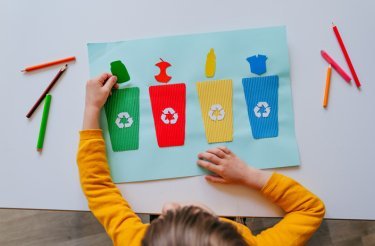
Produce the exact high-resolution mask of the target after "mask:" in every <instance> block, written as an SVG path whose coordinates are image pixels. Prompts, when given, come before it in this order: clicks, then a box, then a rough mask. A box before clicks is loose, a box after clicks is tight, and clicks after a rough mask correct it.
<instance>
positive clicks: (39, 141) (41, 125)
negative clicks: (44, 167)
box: [36, 94, 52, 152]
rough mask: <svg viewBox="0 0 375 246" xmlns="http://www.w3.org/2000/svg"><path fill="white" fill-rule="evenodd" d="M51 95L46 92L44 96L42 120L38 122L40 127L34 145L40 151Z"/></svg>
mask: <svg viewBox="0 0 375 246" xmlns="http://www.w3.org/2000/svg"><path fill="white" fill-rule="evenodd" d="M51 99H52V96H51V95H50V94H47V95H46V97H45V98H44V109H43V116H42V121H41V122H40V129H39V137H38V143H37V145H36V149H37V150H38V151H39V152H40V151H42V149H43V143H44V135H45V133H46V128H47V121H48V113H49V106H50V105H51Z"/></svg>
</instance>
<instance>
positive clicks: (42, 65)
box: [21, 56, 76, 72]
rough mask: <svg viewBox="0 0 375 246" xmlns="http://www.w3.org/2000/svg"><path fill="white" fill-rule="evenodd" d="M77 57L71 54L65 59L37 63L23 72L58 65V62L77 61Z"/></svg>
mask: <svg viewBox="0 0 375 246" xmlns="http://www.w3.org/2000/svg"><path fill="white" fill-rule="evenodd" d="M75 59H76V58H75V56H70V57H66V58H63V59H59V60H56V61H51V62H46V63H42V64H38V65H35V66H30V67H27V68H25V69H23V70H21V72H30V71H34V70H37V69H41V68H45V67H49V66H53V65H56V64H61V63H66V62H70V61H75Z"/></svg>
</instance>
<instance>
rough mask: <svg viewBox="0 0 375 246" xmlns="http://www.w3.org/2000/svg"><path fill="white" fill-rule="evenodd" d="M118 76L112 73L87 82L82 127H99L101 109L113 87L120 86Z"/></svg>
mask: <svg viewBox="0 0 375 246" xmlns="http://www.w3.org/2000/svg"><path fill="white" fill-rule="evenodd" d="M116 81H117V77H116V76H112V75H111V74H110V73H103V74H102V75H100V76H98V77H96V78H94V79H90V80H89V81H87V84H86V106H85V113H84V116H83V127H82V129H84V130H86V129H99V128H100V124H99V114H100V110H101V108H102V107H103V105H104V104H105V102H106V101H107V98H108V96H109V95H110V94H111V90H112V88H116V89H117V88H118V84H116Z"/></svg>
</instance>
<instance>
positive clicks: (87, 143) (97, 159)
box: [77, 130, 148, 245]
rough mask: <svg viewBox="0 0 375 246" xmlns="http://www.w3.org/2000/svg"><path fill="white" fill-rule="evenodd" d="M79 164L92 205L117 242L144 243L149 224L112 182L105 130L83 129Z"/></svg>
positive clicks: (126, 243) (92, 209) (78, 157)
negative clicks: (103, 131)
mask: <svg viewBox="0 0 375 246" xmlns="http://www.w3.org/2000/svg"><path fill="white" fill-rule="evenodd" d="M77 163H78V169H79V175H80V181H81V186H82V190H83V192H84V194H85V196H86V198H87V201H88V205H89V208H90V210H91V211H92V213H93V214H94V215H95V217H96V218H97V219H98V220H99V222H100V223H101V224H102V225H103V227H104V228H105V230H106V231H107V234H108V235H109V237H110V238H111V239H112V241H113V243H114V245H140V243H141V240H142V238H143V236H144V233H145V231H146V228H147V226H148V225H146V224H143V223H142V221H141V220H140V218H139V217H138V216H137V215H136V214H135V213H134V212H133V210H132V209H131V208H130V206H129V204H128V203H127V201H126V200H125V199H124V198H123V197H122V195H121V193H120V191H119V190H118V189H117V187H116V186H115V184H114V183H113V182H112V179H111V176H110V172H109V168H108V163H107V157H106V152H105V143H104V139H103V136H102V131H101V130H84V131H81V132H80V141H79V148H78V153H77Z"/></svg>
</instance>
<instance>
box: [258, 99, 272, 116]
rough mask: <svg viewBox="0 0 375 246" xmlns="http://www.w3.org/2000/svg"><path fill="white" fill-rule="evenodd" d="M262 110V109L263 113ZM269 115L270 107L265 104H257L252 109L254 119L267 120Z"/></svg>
mask: <svg viewBox="0 0 375 246" xmlns="http://www.w3.org/2000/svg"><path fill="white" fill-rule="evenodd" d="M262 108H264V110H263V112H261V111H262ZM270 113H271V107H270V106H268V103H267V102H258V104H257V105H256V106H255V107H254V114H255V116H256V117H258V118H260V117H264V118H267V117H268V116H269V115H270Z"/></svg>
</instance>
